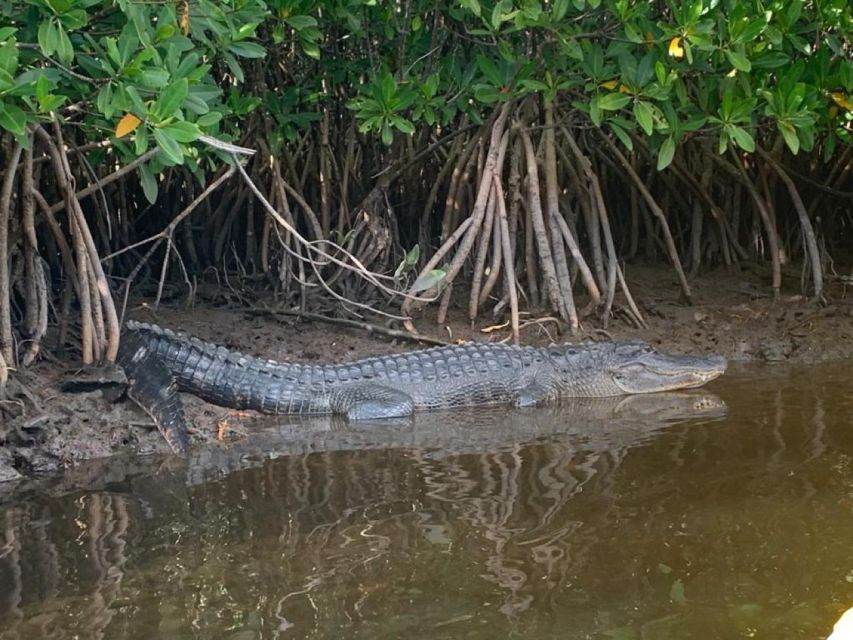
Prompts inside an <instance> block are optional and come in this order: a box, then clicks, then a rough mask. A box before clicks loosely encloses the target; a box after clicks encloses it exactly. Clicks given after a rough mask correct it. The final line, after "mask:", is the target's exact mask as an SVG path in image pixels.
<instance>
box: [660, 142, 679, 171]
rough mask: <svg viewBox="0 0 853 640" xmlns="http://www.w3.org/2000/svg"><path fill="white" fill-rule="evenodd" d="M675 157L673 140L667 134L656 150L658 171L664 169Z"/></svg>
mask: <svg viewBox="0 0 853 640" xmlns="http://www.w3.org/2000/svg"><path fill="white" fill-rule="evenodd" d="M674 157H675V140H673V138H672V136H669V137H668V138H667V139H666V140H664V141H663V144H661V146H660V150H659V151H658V171H662V170H663V169H666V168H667V167H668V166H669V165H670V164H671V163H672V159H673V158H674Z"/></svg>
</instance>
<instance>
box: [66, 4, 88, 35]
mask: <svg viewBox="0 0 853 640" xmlns="http://www.w3.org/2000/svg"><path fill="white" fill-rule="evenodd" d="M59 20H60V22H61V23H62V26H63V27H65V28H66V29H68V30H69V31H75V30H76V29H82V28H83V27H85V26H86V23H87V22H88V21H89V18H88V16H87V15H86V10H85V9H72V10H71V11H66V12H65V13H63V14H62V16H61V17H60V18H59Z"/></svg>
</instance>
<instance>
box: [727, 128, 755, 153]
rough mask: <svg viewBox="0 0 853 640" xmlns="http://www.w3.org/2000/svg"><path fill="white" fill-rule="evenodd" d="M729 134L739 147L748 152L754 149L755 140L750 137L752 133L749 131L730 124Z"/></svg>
mask: <svg viewBox="0 0 853 640" xmlns="http://www.w3.org/2000/svg"><path fill="white" fill-rule="evenodd" d="M730 134H731V136H732V140H734V141H735V144H736V145H737V146H739V147H740V148H741V149H743V150H744V151H748V152H749V153H752V152H754V151H755V140H753V139H752V135H751V134H750V133H749V131H747V130H746V129H744V128H742V127H736V126H734V125H732V126H731V131H730Z"/></svg>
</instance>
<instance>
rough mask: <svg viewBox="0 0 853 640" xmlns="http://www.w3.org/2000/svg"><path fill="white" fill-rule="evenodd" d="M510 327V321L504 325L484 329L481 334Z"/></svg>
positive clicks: (494, 325)
mask: <svg viewBox="0 0 853 640" xmlns="http://www.w3.org/2000/svg"><path fill="white" fill-rule="evenodd" d="M508 326H509V320H507V321H506V322H504V323H503V324H493V325H492V326H491V327H483V328H482V329H480V332H481V333H492V332H494V331H499V330H500V329H503V328H504V327H508Z"/></svg>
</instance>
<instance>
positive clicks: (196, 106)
mask: <svg viewBox="0 0 853 640" xmlns="http://www.w3.org/2000/svg"><path fill="white" fill-rule="evenodd" d="M184 108H186V110H187V111H189V112H191V113H194V114H196V115H197V116H200V115H204V114H205V113H208V112H209V111H210V105H208V104H207V102H205V100H204V98H202V97H201V96H198V95H195V94H192V93H191V94H190V95H188V96H187V99H186V101H184Z"/></svg>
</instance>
